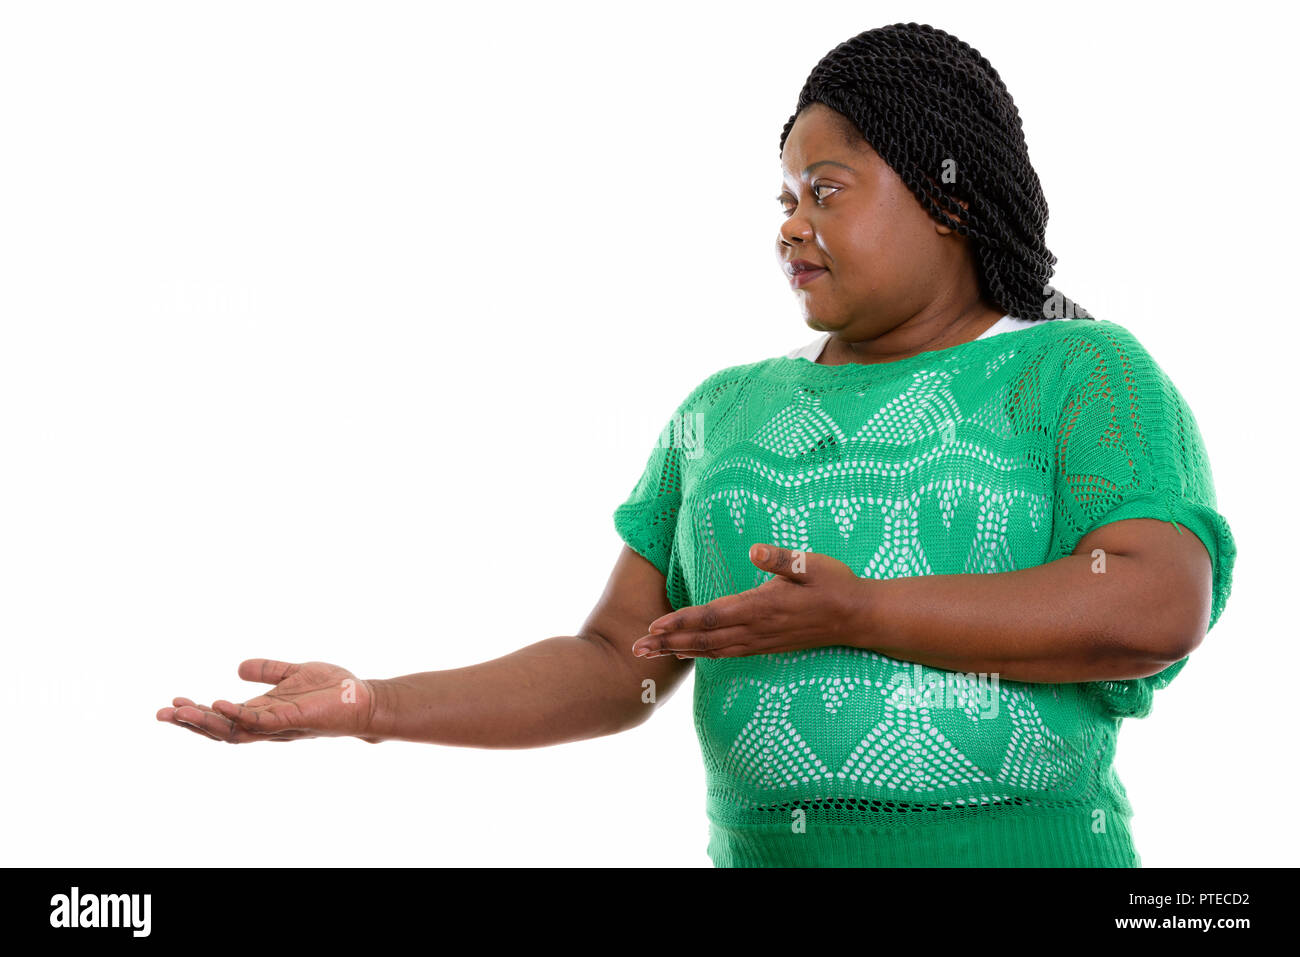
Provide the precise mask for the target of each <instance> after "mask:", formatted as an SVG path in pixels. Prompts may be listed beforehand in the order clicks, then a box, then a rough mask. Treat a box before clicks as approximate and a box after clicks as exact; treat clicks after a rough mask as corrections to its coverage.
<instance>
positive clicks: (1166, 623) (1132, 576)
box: [634, 518, 1212, 683]
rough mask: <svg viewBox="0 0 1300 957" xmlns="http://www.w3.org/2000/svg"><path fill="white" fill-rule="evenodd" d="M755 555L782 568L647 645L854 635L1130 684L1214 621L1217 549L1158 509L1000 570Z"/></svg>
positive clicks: (760, 647) (695, 649)
mask: <svg viewBox="0 0 1300 957" xmlns="http://www.w3.org/2000/svg"><path fill="white" fill-rule="evenodd" d="M764 550H766V552H767V557H766V558H763V557H761V556H762V552H763V551H764ZM750 560H751V561H752V562H753V563H754V564H755V565H756V566H757V567H759V568H761V569H763V570H764V571H769V572H772V573H773V576H774V577H773V578H772V579H771V580H770V581H768V582H765V583H764V584H763V585H761V586H759V587H758V588H753V589H750V590H749V591H745V592H741V593H739V594H736V595H728V596H725V597H723V598H719V599H717V600H716V601H712V602H709V603H708V604H706V605H697V606H693V607H690V608H681V609H678V610H677V611H675V612H673V613H672V614H669V615H665V616H663V617H661V618H658V619H656V620H655V621H654V622H652V623H651V627H650V634H649V635H647V636H645V637H644V638H641V639H638V641H637V643H636V645H635V646H634V651H635V652H636V653H637V654H641V653H643V652H644V653H651V654H677V655H679V656H682V657H701V658H721V657H732V656H743V655H756V654H771V653H775V652H782V651H796V650H800V649H804V648H813V647H818V646H822V645H849V646H852V647H857V648H864V649H869V650H871V651H875V652H879V653H880V654H883V655H888V656H889V657H891V658H896V659H899V660H902V661H914V662H918V663H920V664H922V665H928V666H929V667H932V668H942V669H946V670H949V671H960V672H965V673H970V672H975V673H986V674H997V675H999V677H1000V679H1001V680H1007V681H1030V682H1047V683H1054V682H1082V681H1105V680H1111V681H1118V680H1125V679H1130V678H1142V677H1146V676H1147V675H1152V674H1155V673H1156V672H1159V671H1162V670H1164V669H1165V668H1167V667H1168V666H1169V665H1171V664H1173V663H1174V662H1176V661H1179V660H1180V659H1182V658H1184V657H1186V656H1187V655H1188V654H1190V653H1191V652H1192V651H1193V650H1194V649H1195V648H1196V647H1197V646H1198V645H1199V644H1200V642H1201V640H1202V639H1203V638H1204V637H1205V633H1206V630H1207V626H1208V623H1209V620H1210V607H1211V588H1212V579H1211V564H1210V556H1209V553H1208V551H1207V550H1206V548H1205V546H1204V545H1203V544H1202V543H1201V540H1200V539H1199V538H1198V537H1197V536H1196V535H1194V534H1192V533H1191V532H1190V531H1189V530H1188V529H1186V528H1185V527H1183V528H1181V529H1179V528H1177V527H1176V526H1175V525H1174V524H1173V523H1172V522H1162V521H1157V520H1155V519H1147V518H1135V519H1125V520H1122V521H1117V522H1112V523H1110V524H1108V525H1103V526H1101V527H1099V528H1097V529H1095V530H1093V531H1092V532H1090V533H1089V534H1087V535H1085V536H1084V537H1083V538H1082V539H1080V541H1079V543H1078V545H1077V546H1076V547H1075V549H1074V551H1073V553H1072V554H1070V555H1067V556H1065V557H1063V558H1060V559H1057V560H1056V561H1053V562H1048V563H1047V564H1044V565H1038V566H1035V567H1033V568H1025V569H1021V570H1018V571H1011V572H999V573H993V574H969V575H922V576H915V577H908V578H890V579H873V578H859V577H858V576H857V575H856V574H855V573H854V572H853V570H852V569H850V568H849V567H848V566H847V565H845V564H844V563H843V562H840V561H838V560H836V559H833V558H831V557H829V556H827V555H821V554H816V553H812V552H807V553H804V552H797V551H791V550H789V549H784V548H777V547H775V546H771V545H768V546H763V545H755V546H753V547H752V548H751V549H750Z"/></svg>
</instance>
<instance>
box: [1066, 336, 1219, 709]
mask: <svg viewBox="0 0 1300 957" xmlns="http://www.w3.org/2000/svg"><path fill="white" fill-rule="evenodd" d="M1087 326H1088V328H1087V330H1086V331H1083V329H1082V327H1081V330H1080V332H1079V334H1077V335H1070V336H1068V337H1065V338H1064V339H1063V340H1062V346H1061V348H1062V353H1061V357H1060V360H1061V361H1060V379H1059V384H1058V388H1057V395H1056V399H1057V403H1056V406H1057V410H1058V415H1057V421H1056V428H1055V442H1056V454H1055V460H1054V464H1053V473H1054V475H1053V487H1054V513H1053V526H1052V545H1051V547H1050V548H1049V553H1050V555H1051V556H1054V557H1056V558H1060V557H1063V556H1065V555H1068V554H1070V553H1071V552H1072V551H1073V550H1074V548H1075V546H1077V545H1078V543H1079V541H1080V540H1081V539H1082V538H1083V537H1084V536H1085V535H1087V534H1088V533H1089V532H1091V531H1093V530H1094V529H1096V528H1099V527H1101V526H1103V525H1109V524H1111V523H1112V522H1118V521H1122V520H1124V519H1131V518H1153V519H1159V520H1161V521H1169V522H1173V523H1175V527H1177V526H1182V528H1181V529H1180V534H1188V533H1191V534H1193V535H1196V536H1197V537H1198V538H1199V539H1200V540H1201V542H1202V543H1203V544H1204V545H1205V549H1206V551H1207V552H1208V553H1209V556H1210V564H1211V567H1212V573H1213V580H1214V584H1213V596H1212V601H1211V610H1210V621H1209V628H1213V627H1214V625H1215V623H1216V622H1217V621H1218V620H1219V616H1220V615H1221V614H1222V613H1223V609H1224V606H1225V605H1226V604H1227V600H1228V594H1229V592H1230V591H1231V589H1232V570H1233V566H1234V564H1235V561H1236V555H1237V548H1236V543H1235V541H1234V539H1233V536H1232V530H1231V528H1230V527H1229V525H1228V522H1227V520H1226V519H1225V518H1224V516H1223V515H1222V514H1220V512H1219V511H1218V502H1217V500H1216V495H1215V489H1214V479H1213V474H1212V472H1211V469H1210V460H1209V456H1208V454H1207V452H1206V448H1205V443H1204V440H1203V439H1202V436H1201V432H1200V428H1199V427H1198V425H1197V422H1196V419H1195V417H1194V416H1193V414H1192V411H1191V409H1190V408H1189V407H1188V405H1187V402H1186V401H1185V400H1184V398H1183V396H1182V394H1181V393H1180V392H1179V391H1178V389H1177V388H1176V387H1175V386H1174V384H1173V382H1172V381H1170V379H1169V377H1168V376H1167V375H1166V374H1165V372H1164V370H1163V369H1161V368H1160V366H1159V365H1158V364H1157V363H1156V362H1155V360H1154V359H1153V358H1152V357H1151V356H1150V355H1149V354H1148V353H1147V351H1146V349H1144V348H1143V347H1142V345H1141V344H1140V343H1139V342H1138V341H1137V339H1136V338H1135V337H1134V336H1133V335H1132V333H1130V332H1128V330H1126V329H1125V328H1124V327H1123V326H1120V325H1118V324H1116V323H1112V322H1105V321H1090V322H1088V324H1087ZM1207 630H1208V629H1207ZM1186 663H1187V658H1183V659H1182V660H1180V661H1177V662H1175V663H1174V664H1172V665H1170V666H1169V667H1168V668H1166V669H1164V670H1163V671H1161V672H1158V673H1157V674H1154V675H1150V676H1148V677H1145V678H1138V679H1133V680H1129V681H1097V682H1087V683H1085V687H1086V688H1087V690H1088V691H1089V693H1091V694H1094V695H1096V696H1097V697H1098V699H1099V700H1100V701H1101V702H1102V703H1103V704H1104V705H1105V706H1106V707H1107V708H1108V709H1109V710H1110V711H1111V712H1112V713H1114V714H1116V715H1118V716H1120V717H1143V716H1145V715H1146V714H1148V713H1149V712H1150V709H1151V700H1152V696H1153V693H1154V692H1155V691H1157V690H1159V689H1161V688H1164V687H1165V686H1166V685H1168V684H1169V682H1170V681H1171V680H1172V679H1173V678H1174V676H1175V675H1177V674H1178V673H1179V672H1180V671H1181V670H1182V669H1183V666H1184V665H1185V664H1186Z"/></svg>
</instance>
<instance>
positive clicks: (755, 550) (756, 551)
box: [749, 544, 811, 582]
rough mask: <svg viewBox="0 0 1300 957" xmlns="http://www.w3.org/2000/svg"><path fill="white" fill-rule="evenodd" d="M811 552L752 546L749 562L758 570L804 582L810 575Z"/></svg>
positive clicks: (762, 545) (770, 546)
mask: <svg viewBox="0 0 1300 957" xmlns="http://www.w3.org/2000/svg"><path fill="white" fill-rule="evenodd" d="M810 554H811V552H804V551H792V550H790V549H788V548H781V547H779V546H777V545H764V544H758V545H752V546H750V549H749V560H750V561H751V562H753V563H754V565H755V566H757V567H758V568H761V569H763V571H765V572H771V573H772V574H774V575H780V576H781V577H782V578H788V579H790V580H791V581H795V582H803V581H805V580H806V579H807V574H808V557H809V555H810Z"/></svg>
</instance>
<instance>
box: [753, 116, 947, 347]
mask: <svg viewBox="0 0 1300 957" xmlns="http://www.w3.org/2000/svg"><path fill="white" fill-rule="evenodd" d="M781 166H782V178H783V188H782V191H781V195H780V202H781V208H782V215H784V216H785V217H786V219H785V222H784V223H782V224H781V229H780V234H779V236H778V239H777V243H776V253H777V258H778V260H780V262H781V264H782V268H783V269H785V270H786V271H787V278H788V271H789V262H790V261H791V260H795V259H805V260H809V261H810V262H813V263H816V264H817V265H819V266H822V267H824V268H825V270H826V271H825V272H822V273H820V274H818V275H817V276H816V278H813V279H812V280H811V281H809V282H808V283H807V284H806V285H801V286H798V287H795V286H792V289H793V290H794V294H795V297H796V298H797V299H798V300H799V304H800V307H801V309H802V310H803V317H804V321H805V322H806V323H807V324H808V326H809V327H810V328H812V329H815V330H817V331H819V332H833V333H834V332H838V333H840V334H841V335H842V337H843V338H844V339H846V340H848V341H858V340H862V339H873V338H875V337H876V336H878V335H881V334H883V333H886V332H888V331H890V330H891V329H894V328H896V327H897V326H899V325H900V324H901V323H903V322H906V321H907V320H909V319H911V318H913V317H915V316H917V315H918V314H920V313H921V312H922V311H924V310H926V309H927V307H931V306H933V305H935V304H936V303H939V302H942V301H944V300H946V299H949V298H953V297H955V296H957V295H959V294H962V293H964V289H962V288H961V287H962V286H963V283H962V280H961V277H962V275H963V269H965V270H967V271H969V270H971V269H973V263H972V261H971V260H970V258H969V253H968V251H967V246H966V241H965V237H962V236H960V235H958V234H956V233H954V232H953V231H952V230H951V229H949V228H948V227H946V226H944V225H942V224H941V223H937V222H935V221H934V220H933V219H931V218H930V216H929V215H928V214H927V213H926V211H925V210H924V209H923V208H922V207H921V204H920V203H919V202H918V201H917V199H916V197H915V196H913V195H912V192H911V190H909V189H908V188H907V186H906V185H905V184H904V183H903V181H902V180H901V179H899V178H898V174H897V173H895V172H894V171H893V169H891V168H890V167H889V165H888V164H887V163H886V162H885V161H884V160H882V159H881V158H880V156H879V155H878V154H877V153H876V151H875V150H874V149H872V148H871V146H870V144H868V143H867V141H866V140H864V139H863V138H862V136H861V134H860V133H858V132H857V130H856V129H855V128H854V127H853V126H852V124H851V123H849V121H848V120H847V119H846V118H845V117H843V116H842V115H841V114H839V113H837V112H835V111H834V110H832V109H831V108H830V107H828V106H826V105H824V104H821V103H813V104H811V105H810V106H808V107H807V108H805V109H804V111H803V112H802V113H800V114H799V117H798V119H796V120H795V123H794V126H793V127H792V128H791V130H790V135H789V136H788V137H787V138H786V142H785V148H784V149H783V150H782V151H781ZM959 290H960V292H959Z"/></svg>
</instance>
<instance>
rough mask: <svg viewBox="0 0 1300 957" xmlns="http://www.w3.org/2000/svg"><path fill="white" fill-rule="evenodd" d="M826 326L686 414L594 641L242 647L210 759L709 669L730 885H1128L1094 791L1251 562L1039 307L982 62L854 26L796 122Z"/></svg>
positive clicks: (581, 704)
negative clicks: (1237, 570)
mask: <svg viewBox="0 0 1300 957" xmlns="http://www.w3.org/2000/svg"><path fill="white" fill-rule="evenodd" d="M781 161H782V169H783V177H784V187H783V190H782V192H781V195H780V197H779V202H780V204H781V206H782V208H783V210H784V213H785V219H784V222H783V224H782V226H781V229H780V234H779V236H778V238H777V246H776V251H777V255H778V259H779V261H780V262H781V264H782V265H783V267H784V268H785V270H786V271H787V273H788V275H789V277H790V282H791V287H792V289H793V290H794V294H795V297H796V299H797V300H798V302H799V304H800V306H801V308H802V311H803V314H804V321H805V323H806V324H807V325H808V327H809V328H811V329H814V330H816V331H818V332H819V333H821V335H820V336H819V337H818V339H817V340H816V341H815V342H813V343H811V344H809V345H808V346H807V347H805V348H804V349H800V350H796V351H794V352H792V353H790V354H788V355H786V356H782V357H779V358H773V359H767V360H763V361H760V362H756V363H751V364H748V365H742V366H735V367H732V368H728V369H724V370H722V371H720V372H718V373H715V374H714V375H712V376H710V377H709V378H707V379H706V380H705V381H704V382H702V383H700V385H699V386H698V387H696V388H695V389H694V390H692V392H691V394H690V395H688V396H687V397H686V398H685V400H683V401H682V402H681V403H680V404H679V406H678V408H677V410H676V412H675V414H674V415H673V416H672V418H671V419H670V420H669V422H668V424H667V425H666V426H665V428H664V432H663V434H662V436H661V438H660V442H659V444H658V446H657V447H656V448H655V449H654V450H653V451H652V453H651V455H650V457H649V461H648V462H647V465H646V468H645V471H644V473H643V474H642V476H641V478H640V480H639V481H638V482H637V483H636V485H635V488H634V489H633V491H632V493H631V495H630V496H629V497H628V499H627V500H626V501H625V502H624V503H623V504H622V505H620V506H619V508H618V509H617V510H616V511H615V513H614V520H615V525H616V527H617V529H618V531H619V533H620V535H621V536H622V538H623V539H624V542H625V543H626V544H625V547H624V550H623V552H622V554H621V556H620V558H619V559H618V561H617V563H616V564H615V566H614V569H613V571H612V574H611V576H610V579H609V582H608V584H607V585H606V588H605V592H604V594H603V595H602V596H601V598H600V600H599V601H598V602H597V604H596V606H595V608H594V609H593V611H592V612H591V615H590V616H589V617H588V619H587V621H586V622H585V623H584V625H583V627H582V628H581V629H580V631H579V633H578V634H577V635H575V636H573V637H559V638H549V639H547V640H545V641H541V642H538V643H536V644H533V645H530V646H528V647H526V648H523V649H521V650H519V651H517V652H515V653H513V654H511V655H507V656H504V657H502V658H499V659H496V660H493V661H488V662H484V663H482V664H478V665H474V666H472V667H467V668H459V669H454V670H449V671H436V672H425V673H422V674H416V675H407V676H405V677H401V678H395V679H391V680H376V681H365V680H361V679H357V678H355V677H354V676H353V675H352V674H351V673H349V672H347V671H345V670H343V669H342V668H339V667H336V666H333V665H327V664H323V663H319V662H312V663H308V664H287V663H284V662H273V661H267V660H263V659H255V660H251V661H245V662H244V663H243V664H241V666H240V669H239V674H240V676H241V677H242V678H245V679H247V680H254V681H263V682H268V683H272V684H274V685H275V688H273V689H272V690H271V691H269V692H268V693H267V694H266V695H264V696H260V697H257V698H254V699H252V700H251V701H248V702H246V703H244V704H242V705H240V704H234V703H231V702H228V701H215V702H214V703H213V705H212V707H211V708H207V707H201V706H198V705H196V704H195V703H194V702H192V701H190V700H189V699H186V698H177V699H175V700H174V702H173V707H170V708H163V709H162V710H161V711H159V712H158V718H159V719H160V720H163V721H170V722H173V723H176V724H181V725H184V726H186V727H189V728H190V729H192V730H194V731H197V732H199V733H201V734H205V735H206V736H208V737H212V738H215V739H218V740H225V741H231V742H245V741H257V740H276V741H286V740H295V739H297V738H301V737H307V736H321V735H355V736H358V737H361V738H363V739H364V740H366V741H372V742H377V741H383V740H389V739H400V740H408V741H426V742H431V743H438V744H452V745H464V746H475V747H530V746H541V745H547V744H556V743H560V742H565V741H572V740H576V739H581V738H588V737H595V736H599V735H605V734H611V733H614V732H617V731H621V730H625V729H627V728H631V727H633V726H635V725H638V724H640V723H641V722H642V721H644V720H645V719H646V718H648V717H649V715H650V714H651V713H652V712H653V710H654V707H655V704H656V703H658V702H661V701H663V700H666V698H667V697H668V696H669V694H670V693H671V692H672V690H673V688H674V687H675V686H676V685H677V684H678V683H679V682H680V681H681V680H682V678H683V677H684V676H685V674H686V672H687V671H688V670H690V669H691V668H692V666H693V667H694V668H695V671H696V675H695V702H694V704H695V723H696V729H697V732H698V735H699V739H700V745H701V748H702V751H703V756H704V760H705V766H706V771H707V777H708V795H707V797H708V803H707V809H708V817H709V821H710V835H711V837H710V842H709V847H708V851H709V854H710V856H711V858H712V859H713V861H714V862H715V863H716V864H718V865H741V866H748V865H755V866H763V865H778V866H780V865H806V866H835V865H858V866H918V865H921V866H924V865H938V866H951V865H976V866H1021V865H1047V866H1052V865H1058V866H1079V865H1082V866H1138V865H1140V857H1139V855H1138V854H1137V851H1136V850H1135V848H1134V846H1133V842H1132V838H1131V834H1130V830H1129V826H1128V825H1129V818H1130V816H1131V813H1132V809H1131V807H1130V805H1129V803H1128V800H1127V797H1126V795H1125V792H1124V788H1123V786H1122V784H1121V783H1120V782H1119V780H1118V778H1117V777H1116V776H1115V774H1114V771H1113V756H1114V750H1115V739H1116V735H1117V732H1118V728H1119V724H1120V722H1121V720H1122V718H1124V717H1140V716H1142V715H1144V714H1146V713H1147V712H1148V711H1149V709H1150V705H1151V698H1152V693H1153V691H1154V690H1156V689H1158V688H1160V687H1163V686H1164V685H1165V684H1167V683H1168V681H1169V680H1170V679H1172V678H1173V677H1174V675H1176V674H1177V673H1178V671H1179V670H1180V669H1181V667H1182V666H1183V665H1184V664H1185V662H1186V658H1187V655H1188V654H1189V653H1190V652H1191V651H1192V650H1193V649H1194V648H1196V647H1197V645H1198V644H1199V643H1200V641H1201V639H1202V638H1203V637H1204V636H1205V634H1206V632H1207V631H1208V630H1209V628H1210V627H1212V626H1213V625H1214V623H1215V622H1216V621H1217V620H1218V617H1219V615H1220V614H1221V613H1222V610H1223V607H1224V604H1225V602H1226V600H1227V595H1228V592H1229V589H1230V583H1231V571H1232V565H1233V562H1234V560H1235V555H1236V548H1235V545H1234V543H1233V539H1232V535H1231V531H1230V529H1229V527H1228V525H1227V523H1226V522H1225V521H1224V519H1223V517H1222V516H1221V515H1220V514H1219V513H1218V512H1217V511H1216V508H1217V506H1216V502H1215V496H1214V488H1213V481H1212V476H1211V472H1210V467H1209V463H1208V460H1207V457H1206V455H1205V451H1204V445H1203V442H1202V441H1201V437H1200V434H1199V431H1198V429H1197V426H1196V422H1195V419H1194V418H1193V416H1192V414H1191V411H1190V410H1189V409H1188V407H1187V405H1186V403H1185V402H1184V400H1183V398H1182V396H1181V395H1180V394H1179V392H1178V390H1177V389H1176V388H1175V387H1174V385H1173V384H1172V383H1171V382H1170V381H1169V379H1168V378H1167V377H1166V376H1165V374H1164V373H1163V371H1162V370H1161V369H1160V367H1159V366H1158V365H1157V364H1156V363H1155V361H1154V360H1153V359H1152V358H1151V357H1150V356H1149V355H1148V354H1147V352H1146V351H1145V350H1144V349H1143V347H1142V346H1141V345H1140V343H1139V342H1138V341H1137V339H1136V338H1134V336H1133V335H1132V334H1131V333H1129V332H1128V331H1127V330H1126V329H1124V328H1123V327H1121V326H1119V325H1116V324H1114V323H1112V322H1107V321H1098V320H1093V319H1091V318H1090V317H1088V316H1086V314H1084V313H1083V312H1082V310H1080V309H1079V308H1078V307H1077V306H1076V305H1075V304H1074V303H1073V302H1071V301H1070V300H1068V299H1066V298H1065V297H1063V296H1061V295H1060V294H1059V293H1056V292H1055V291H1054V290H1052V289H1051V287H1050V286H1049V285H1048V280H1049V279H1050V277H1051V274H1052V267H1053V265H1054V263H1055V257H1053V256H1052V254H1051V253H1050V252H1049V250H1048V249H1047V247H1046V246H1045V245H1044V233H1045V228H1046V222H1047V204H1046V202H1045V200H1044V198H1043V195H1042V191H1041V188H1040V185H1039V181H1038V177H1037V176H1036V174H1035V173H1034V170H1033V167H1032V165H1031V164H1030V162H1029V158H1028V152H1027V149H1026V146H1025V141H1024V137H1023V134H1022V132H1021V125H1020V119H1019V115H1018V113H1017V111H1016V108H1015V106H1014V104H1013V102H1012V100H1011V97H1010V95H1009V94H1008V93H1007V90H1006V88H1005V86H1004V85H1003V84H1002V82H1001V80H1000V78H999V77H998V75H997V73H996V72H995V71H994V69H993V68H992V66H990V65H989V63H988V61H987V60H985V59H984V58H983V57H982V56H980V54H979V53H978V52H976V51H975V50H973V49H972V48H971V47H969V46H968V45H966V44H965V43H962V42H961V41H959V40H957V39H956V38H955V37H952V36H950V35H948V34H946V33H944V32H943V31H940V30H936V29H934V28H932V27H929V26H924V25H917V24H895V25H893V26H889V27H883V28H880V29H876V30H870V31H867V32H865V33H862V34H860V35H859V36H857V37H854V38H853V39H851V40H849V41H847V42H845V43H843V44H840V45H839V46H837V47H836V48H835V49H834V50H832V51H831V52H830V53H829V54H828V55H827V56H826V57H825V58H823V59H822V61H821V62H820V63H818V65H817V66H816V68H814V70H813V72H812V74H811V75H810V76H809V78H808V81H807V83H806V85H805V87H804V89H803V91H802V92H801V94H800V96H799V101H798V106H797V109H796V111H795V114H794V115H793V116H792V117H791V118H790V120H789V122H787V124H786V126H785V129H784V130H783V132H782V136H781Z"/></svg>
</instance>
